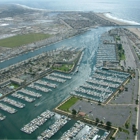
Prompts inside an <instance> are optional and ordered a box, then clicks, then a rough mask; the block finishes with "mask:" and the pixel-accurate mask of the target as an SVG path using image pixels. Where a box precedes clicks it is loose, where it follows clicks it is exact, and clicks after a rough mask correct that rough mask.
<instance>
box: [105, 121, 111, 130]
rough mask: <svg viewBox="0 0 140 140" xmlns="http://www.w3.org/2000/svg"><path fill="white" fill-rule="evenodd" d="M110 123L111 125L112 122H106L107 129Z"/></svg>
mask: <svg viewBox="0 0 140 140" xmlns="http://www.w3.org/2000/svg"><path fill="white" fill-rule="evenodd" d="M111 125H112V123H111V122H109V121H108V122H106V126H107V129H108V130H109V129H110V128H111Z"/></svg>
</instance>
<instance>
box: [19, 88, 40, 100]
mask: <svg viewBox="0 0 140 140" xmlns="http://www.w3.org/2000/svg"><path fill="white" fill-rule="evenodd" d="M18 92H22V93H24V94H27V95H30V96H33V97H37V98H39V97H41V96H42V95H41V94H39V93H35V92H33V91H30V90H27V89H24V88H22V89H21V90H19V91H18Z"/></svg>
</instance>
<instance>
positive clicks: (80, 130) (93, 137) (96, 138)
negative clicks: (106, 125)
mask: <svg viewBox="0 0 140 140" xmlns="http://www.w3.org/2000/svg"><path fill="white" fill-rule="evenodd" d="M100 131H102V130H101V129H99V128H97V127H96V126H91V125H88V124H85V123H83V122H81V121H77V122H76V123H75V124H74V126H73V127H71V128H70V129H69V130H67V131H66V132H65V133H64V134H63V135H62V136H61V138H60V140H70V139H72V140H77V139H78V140H105V139H106V137H107V136H108V135H109V133H110V132H108V131H105V132H103V135H100V134H99V132H100Z"/></svg>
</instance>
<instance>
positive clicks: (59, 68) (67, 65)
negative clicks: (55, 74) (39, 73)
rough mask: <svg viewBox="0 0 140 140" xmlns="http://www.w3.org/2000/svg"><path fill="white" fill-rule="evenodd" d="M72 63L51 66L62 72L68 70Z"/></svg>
mask: <svg viewBox="0 0 140 140" xmlns="http://www.w3.org/2000/svg"><path fill="white" fill-rule="evenodd" d="M72 67H73V65H72V64H63V65H62V66H61V67H53V69H54V70H60V71H62V72H69V71H70V70H71V69H72Z"/></svg>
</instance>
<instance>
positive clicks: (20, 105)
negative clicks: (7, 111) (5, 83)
mask: <svg viewBox="0 0 140 140" xmlns="http://www.w3.org/2000/svg"><path fill="white" fill-rule="evenodd" d="M2 101H3V102H6V103H9V104H11V105H13V106H15V107H18V108H23V107H24V106H25V104H23V103H20V102H18V101H15V100H12V99H10V98H8V97H5V98H3V99H2Z"/></svg>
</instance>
